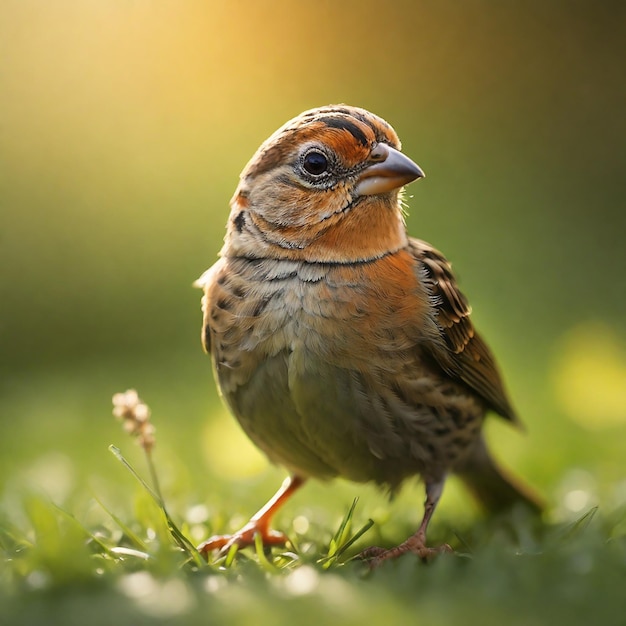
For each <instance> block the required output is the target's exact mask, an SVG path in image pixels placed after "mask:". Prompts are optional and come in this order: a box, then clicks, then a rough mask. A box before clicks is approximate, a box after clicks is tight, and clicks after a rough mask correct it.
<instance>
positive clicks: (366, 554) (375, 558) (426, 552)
mask: <svg viewBox="0 0 626 626" xmlns="http://www.w3.org/2000/svg"><path fill="white" fill-rule="evenodd" d="M407 552H411V553H412V554H415V555H417V556H418V557H419V558H420V559H421V560H422V561H424V562H428V561H431V560H432V559H433V558H434V557H435V556H437V555H438V554H441V553H446V554H451V553H453V552H454V550H453V549H452V548H451V547H450V546H449V545H448V544H447V543H444V544H442V545H440V546H437V547H436V548H429V547H427V546H425V545H424V544H423V543H413V542H410V541H405V542H404V543H402V544H400V545H399V546H396V547H395V548H389V549H385V548H380V547H378V546H372V547H371V548H366V549H365V550H363V551H362V552H361V553H360V554H359V555H358V556H359V558H360V559H361V560H362V561H365V562H366V563H367V565H368V567H369V569H370V570H373V569H376V568H377V567H379V566H380V565H382V563H383V562H384V561H388V560H390V559H397V558H398V557H400V556H402V555H403V554H406V553H407Z"/></svg>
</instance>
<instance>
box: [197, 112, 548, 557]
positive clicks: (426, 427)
mask: <svg viewBox="0 0 626 626" xmlns="http://www.w3.org/2000/svg"><path fill="white" fill-rule="evenodd" d="M423 176H424V174H423V172H422V170H421V169H420V168H419V167H418V166H417V165H416V164H415V163H414V162H413V161H411V159H409V158H408V157H406V156H405V155H404V154H402V153H401V152H400V141H399V139H398V136H397V135H396V133H395V131H394V130H393V129H392V128H391V126H389V124H387V123H386V122H385V121H384V120H383V119H381V118H380V117H377V116H376V115H373V114H372V113H369V112H368V111H365V110H364V109H359V108H356V107H350V106H344V105H337V106H325V107H321V108H317V109H312V110H310V111H306V112H304V113H302V114H301V115H299V116H298V117H296V118H294V119H293V120H291V121H289V122H287V123H286V124H285V125H284V126H282V127H281V128H279V129H278V130H277V131H276V132H275V133H274V134H273V135H272V136H271V137H270V138H269V139H267V140H266V141H265V142H264V143H263V144H262V145H261V147H260V148H259V149H258V151H257V152H256V154H255V155H254V156H253V157H252V160H251V161H250V162H249V163H248V165H247V166H246V167H245V169H244V170H243V173H242V174H241V178H240V182H239V186H238V187H237V190H236V191H235V195H234V197H233V199H232V201H231V209H232V210H231V213H230V218H229V221H228V227H227V234H226V238H225V244H224V247H223V248H222V251H221V254H220V257H221V258H220V259H219V260H218V262H217V263H216V264H215V265H213V267H211V268H210V269H209V270H207V272H205V273H204V275H203V276H202V277H201V278H200V279H199V280H198V283H197V284H198V285H199V286H201V287H203V288H204V291H205V296H204V298H203V312H204V329H203V334H202V337H203V342H204V347H205V349H206V351H207V352H208V353H209V354H210V355H211V357H212V359H213V365H214V370H215V376H216V379H217V384H218V386H219V389H220V391H221V394H222V396H223V397H224V399H225V401H226V403H227V405H228V407H229V408H230V410H231V411H232V412H233V414H234V415H235V417H236V418H237V419H238V420H239V423H240V424H241V426H242V428H243V429H244V431H245V432H246V433H247V435H248V436H249V437H250V439H252V441H253V442H254V443H255V444H256V445H257V446H258V447H259V448H260V449H261V450H263V452H265V454H266V455H267V456H268V457H269V458H270V460H271V461H273V462H274V463H278V464H281V465H283V466H284V467H286V468H287V469H288V470H289V472H290V473H291V477H290V478H289V479H288V480H286V481H285V483H284V484H283V486H282V488H281V489H280V490H279V491H278V492H277V494H276V495H275V496H274V498H273V499H272V500H270V502H268V503H267V504H266V505H265V507H263V508H262V509H261V510H260V511H259V512H258V513H257V514H256V515H255V516H253V517H252V519H251V520H250V522H249V523H248V524H247V525H246V526H244V528H242V529H241V530H240V531H239V532H237V533H235V534H234V535H232V536H219V537H213V538H211V539H209V540H208V541H207V542H205V543H204V544H202V546H200V549H201V550H203V551H205V552H208V551H210V550H214V549H223V548H224V547H228V546H230V545H232V544H233V543H237V544H239V545H248V544H250V543H253V541H254V536H255V534H257V533H260V535H261V537H262V539H263V541H264V542H265V543H266V544H280V543H284V542H285V541H286V537H285V535H283V534H282V533H279V532H276V531H274V530H271V529H270V527H269V523H270V520H271V518H272V516H273V515H274V513H275V512H276V510H277V509H278V508H279V507H280V506H281V505H282V503H283V502H284V501H285V500H286V499H287V498H288V497H289V496H290V495H291V494H292V493H293V492H294V491H295V490H296V489H297V488H298V487H300V486H301V485H302V484H303V483H304V482H305V480H306V479H307V478H309V477H316V478H322V479H329V478H333V477H335V476H341V477H343V478H347V479H350V480H353V481H358V482H366V481H374V482H375V483H377V484H378V485H381V486H383V487H386V488H388V489H390V490H391V491H395V490H397V489H398V488H399V487H400V485H401V484H402V482H403V481H404V480H405V479H406V478H408V477H410V476H414V475H419V476H420V477H421V478H422V479H423V481H424V483H425V486H426V504H425V511H424V517H423V520H422V523H421V525H420V527H419V529H418V530H417V532H416V533H415V534H414V535H412V536H411V537H409V538H408V539H407V540H406V541H405V542H404V543H402V544H401V545H399V546H397V547H395V548H391V549H389V550H384V549H382V548H370V549H369V550H367V551H365V553H364V556H365V557H367V558H369V559H371V560H372V562H373V563H374V564H378V563H380V562H381V561H382V560H384V559H387V558H390V557H396V556H399V555H400V554H403V553H405V552H413V553H415V554H417V555H419V556H420V557H422V558H427V557H428V556H430V555H431V554H432V553H433V552H435V551H438V550H441V549H448V548H447V546H443V547H440V548H436V549H433V548H429V547H427V545H426V529H427V526H428V523H429V521H430V518H431V516H432V514H433V512H434V510H435V507H436V505H437V502H438V500H439V497H440V496H441V492H442V489H443V485H444V482H445V479H446V476H447V475H448V474H449V473H450V472H454V473H456V474H458V475H459V476H460V477H461V478H462V479H463V480H464V481H465V483H466V484H467V485H468V486H469V488H470V489H471V490H472V491H473V492H474V494H475V495H476V496H477V497H478V498H479V500H480V501H482V502H483V503H484V504H485V505H486V506H487V507H488V508H489V509H492V510H501V509H505V508H508V507H510V506H512V505H514V504H515V503H516V502H524V503H526V504H527V505H529V506H530V507H532V508H538V507H539V504H538V501H537V499H536V498H535V497H534V496H533V495H531V493H530V492H529V491H527V490H526V489H524V488H522V487H520V486H519V485H517V484H515V483H514V482H513V481H512V480H511V479H509V478H507V477H505V475H504V474H503V473H502V471H501V470H500V469H499V468H498V467H497V466H496V465H495V463H494V461H493V460H492V458H491V457H490V455H489V453H488V451H487V447H486V445H485V442H484V440H483V438H482V436H481V427H482V424H483V419H484V417H485V414H486V413H487V412H488V411H494V412H496V413H498V414H499V415H501V416H502V417H504V418H505V419H507V420H509V421H511V422H514V423H515V422H517V416H516V415H515V412H514V410H513V408H512V407H511V404H510V402H509V399H508V397H507V395H506V392H505V390H504V387H503V384H502V379H501V377H500V374H499V373H498V369H497V367H496V364H495V362H494V358H493V356H492V354H491V352H490V351H489V348H488V347H487V345H486V344H485V342H484V341H483V340H482V339H481V337H480V336H479V335H478V334H477V333H476V332H475V330H474V327H473V325H472V322H471V320H470V307H469V305H468V303H467V300H466V298H465V297H464V296H463V294H462V293H461V292H460V291H459V289H458V287H457V284H456V280H455V278H454V276H453V274H452V271H451V268H450V264H449V263H448V262H447V261H446V259H445V258H444V256H443V255H442V254H441V253H440V252H438V251H437V250H435V249H434V248H433V247H432V246H430V245H429V244H427V243H425V242H424V241H420V240H419V239H413V238H410V237H409V236H408V235H407V232H406V228H405V223H404V220H403V213H402V206H401V199H400V191H401V189H402V187H403V186H404V185H406V184H407V183H410V182H411V181H414V180H416V179H419V178H421V177H423Z"/></svg>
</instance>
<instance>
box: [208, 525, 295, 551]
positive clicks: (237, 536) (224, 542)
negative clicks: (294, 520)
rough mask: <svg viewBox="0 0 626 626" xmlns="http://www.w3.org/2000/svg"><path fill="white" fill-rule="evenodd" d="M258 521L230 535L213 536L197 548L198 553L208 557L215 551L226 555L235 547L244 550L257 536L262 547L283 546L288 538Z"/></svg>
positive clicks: (253, 542) (251, 544) (252, 543)
mask: <svg viewBox="0 0 626 626" xmlns="http://www.w3.org/2000/svg"><path fill="white" fill-rule="evenodd" d="M259 521H260V520H250V521H249V522H248V523H247V524H246V525H245V526H244V527H243V528H241V529H239V530H238V531H237V532H236V533H233V534H232V535H214V536H213V537H209V539H207V540H206V541H204V542H202V543H201V544H200V545H199V546H198V552H200V553H201V554H204V555H208V553H209V552H213V551H215V550H217V551H219V553H220V554H228V552H229V551H230V549H231V548H232V547H233V546H234V545H236V546H237V547H238V548H246V547H248V546H253V545H255V540H256V537H257V535H260V537H261V541H262V543H263V545H264V546H284V545H285V544H286V543H287V542H288V541H289V538H288V537H287V535H285V533H281V532H280V531H278V530H271V529H269V528H267V526H266V525H265V524H263V523H262V522H261V523H259Z"/></svg>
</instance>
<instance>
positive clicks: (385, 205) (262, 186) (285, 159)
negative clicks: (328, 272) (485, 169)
mask: <svg viewBox="0 0 626 626" xmlns="http://www.w3.org/2000/svg"><path fill="white" fill-rule="evenodd" d="M423 176H424V173H423V172H422V170H421V169H420V168H419V167H418V166H417V165H416V164H415V163H414V162H413V161H411V159H409V158H408V157H406V156H405V155H404V154H402V153H401V152H400V140H399V139H398V136H397V135H396V133H395V131H394V130H393V128H391V126H389V124H387V122H385V121H384V120H383V119H381V118H380V117H378V116H376V115H373V114H372V113H369V112H368V111H366V110H364V109H359V108H356V107H349V106H345V105H337V106H325V107H321V108H317V109H312V110H310V111H305V112H304V113H302V114H301V115H299V116H298V117H296V118H294V119H292V120H290V121H289V122H287V123H286V124H285V125H284V126H282V127H281V128H279V129H278V130H277V131H276V132H275V133H274V134H273V135H272V136H271V137H269V138H268V139H267V140H266V141H265V142H263V144H262V145H261V147H260V148H259V149H258V150H257V152H256V154H255V155H254V156H253V157H252V159H251V160H250V162H249V163H248V165H247V166H246V167H245V168H244V170H243V172H242V174H241V178H240V183H239V186H238V187H237V190H236V192H235V195H234V197H233V199H232V201H231V207H232V211H231V216H230V221H229V229H228V235H227V239H226V245H225V248H224V250H223V254H226V255H236V256H248V257H253V258H254V257H268V256H269V257H271V258H290V259H303V260H307V261H315V262H340V263H347V262H354V261H364V260H369V259H374V258H378V257H380V256H382V255H384V254H387V253H388V252H392V251H395V250H397V249H400V248H402V247H403V246H404V245H406V241H407V239H406V231H405V227H404V222H403V218H402V210H401V206H400V199H399V192H400V189H401V188H402V187H403V186H404V185H406V184H407V183H410V182H411V181H413V180H415V179H417V178H420V177H423Z"/></svg>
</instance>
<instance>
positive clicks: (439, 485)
mask: <svg viewBox="0 0 626 626" xmlns="http://www.w3.org/2000/svg"><path fill="white" fill-rule="evenodd" d="M444 483H445V478H442V479H440V480H438V481H434V482H433V481H428V482H427V483H426V502H425V503H424V517H423V518H422V522H421V524H420V526H419V528H418V529H417V532H416V533H415V534H413V535H411V536H410V537H409V538H408V539H407V540H406V541H405V542H403V543H401V544H400V545H399V546H396V547H395V548H389V549H388V550H385V549H384V548H378V547H372V548H367V549H366V550H363V552H361V554H360V555H359V556H360V557H361V558H362V559H364V560H366V561H368V563H369V566H370V567H371V568H372V569H373V568H375V567H378V566H379V565H380V564H381V563H382V562H383V561H386V560H387V559H395V558H397V557H399V556H402V555H403V554H405V553H407V552H412V553H413V554H417V556H419V557H420V559H422V560H424V561H426V560H428V559H430V558H432V557H433V556H434V555H436V554H439V553H440V552H452V548H451V547H450V546H449V545H447V544H443V545H441V546H439V547H437V548H429V547H427V546H426V531H427V529H428V524H429V522H430V518H431V517H432V516H433V513H434V512H435V508H436V507H437V503H438V502H439V498H441V493H442V492H443V485H444Z"/></svg>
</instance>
